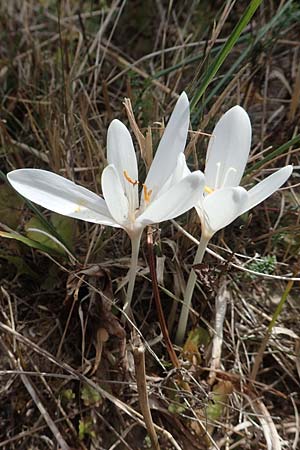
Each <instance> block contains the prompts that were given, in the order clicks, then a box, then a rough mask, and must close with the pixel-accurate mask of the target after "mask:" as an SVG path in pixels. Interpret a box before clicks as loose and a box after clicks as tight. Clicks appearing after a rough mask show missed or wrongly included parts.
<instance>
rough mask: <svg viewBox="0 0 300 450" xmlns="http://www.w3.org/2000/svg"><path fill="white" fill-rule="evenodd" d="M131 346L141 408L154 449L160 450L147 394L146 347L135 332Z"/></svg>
mask: <svg viewBox="0 0 300 450" xmlns="http://www.w3.org/2000/svg"><path fill="white" fill-rule="evenodd" d="M131 345H132V352H133V358H134V366H135V376H136V384H137V390H138V394H139V403H140V408H141V411H142V414H143V417H144V420H145V424H146V428H147V431H148V433H149V436H150V439H151V443H152V445H153V448H154V449H155V450H160V446H159V442H158V437H157V434H156V431H155V428H154V425H153V420H152V415H151V411H150V405H149V398H148V392H147V383H146V368H145V346H144V344H143V343H142V341H141V338H140V336H139V335H138V334H137V333H136V332H135V331H134V330H133V332H132V337H131Z"/></svg>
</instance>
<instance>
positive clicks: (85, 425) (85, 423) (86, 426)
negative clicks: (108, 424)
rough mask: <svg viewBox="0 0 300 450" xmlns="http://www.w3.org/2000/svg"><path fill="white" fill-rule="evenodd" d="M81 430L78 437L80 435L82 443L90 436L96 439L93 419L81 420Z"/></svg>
mask: <svg viewBox="0 0 300 450" xmlns="http://www.w3.org/2000/svg"><path fill="white" fill-rule="evenodd" d="M78 428H79V430H78V435H79V439H80V440H81V441H82V440H83V439H84V438H85V436H89V437H91V438H95V437H96V433H95V431H94V429H93V428H94V424H93V421H92V419H84V420H83V419H81V420H79V427H78Z"/></svg>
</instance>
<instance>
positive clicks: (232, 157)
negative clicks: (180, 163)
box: [205, 106, 251, 189]
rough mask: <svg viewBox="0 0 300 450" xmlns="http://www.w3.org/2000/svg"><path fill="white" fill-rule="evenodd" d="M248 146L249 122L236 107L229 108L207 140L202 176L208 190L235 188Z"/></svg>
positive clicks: (246, 156) (247, 152)
mask: <svg viewBox="0 0 300 450" xmlns="http://www.w3.org/2000/svg"><path fill="white" fill-rule="evenodd" d="M250 145H251V123H250V119H249V116H248V114H247V113H246V111H245V110H244V109H243V108H241V107H240V106H234V107H233V108H231V109H229V111H227V112H226V113H225V114H224V116H223V117H221V119H220V120H219V122H218V123H217V125H216V127H215V129H214V131H213V134H212V136H211V138H210V140H209V145H208V150H207V156H206V165H205V177H206V185H207V186H208V187H210V188H212V189H219V188H223V187H231V186H232V187H234V186H238V185H239V183H240V181H241V178H242V176H243V173H244V170H245V166H246V164H247V160H248V156H249V151H250Z"/></svg>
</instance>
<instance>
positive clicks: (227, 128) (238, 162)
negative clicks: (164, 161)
mask: <svg viewBox="0 0 300 450" xmlns="http://www.w3.org/2000/svg"><path fill="white" fill-rule="evenodd" d="M250 145H251V123H250V119H249V116H248V114H247V113H246V111H245V110H244V109H243V108H241V107H240V106H234V107H233V108H231V109H229V111H227V112H226V113H225V114H224V115H223V117H221V119H220V120H219V122H218V123H217V125H216V127H215V129H214V131H213V134H212V136H211V138H210V141H209V145H208V151H207V156H206V164H205V171H204V175H205V188H204V193H203V197H202V198H201V199H200V200H199V202H198V205H197V206H196V209H197V212H198V215H199V217H200V220H201V225H202V233H204V234H205V235H207V236H208V237H211V236H213V234H214V233H216V232H217V231H218V230H220V229H221V228H224V227H226V226H227V225H229V224H230V223H231V222H233V221H234V220H235V219H236V218H237V217H238V216H240V215H241V214H243V213H244V212H246V211H248V210H249V209H251V208H254V206H256V205H258V204H259V203H261V202H262V201H264V200H265V199H266V198H268V197H269V196H270V195H272V194H273V193H274V192H275V191H277V190H278V189H279V188H280V186H282V185H283V184H284V183H285V182H286V180H287V179H288V178H289V176H290V175H291V173H292V171H293V168H292V166H286V167H283V168H281V169H279V170H278V171H276V172H275V173H273V174H272V175H270V176H269V177H267V178H266V179H265V180H263V181H261V182H260V183H258V184H257V185H256V186H254V187H253V188H251V189H250V190H249V191H246V189H244V188H243V187H240V186H239V183H240V181H241V179H242V176H243V173H244V170H245V167H246V164H247V160H248V156H249V151H250ZM187 173H188V169H187V167H186V168H185V169H184V173H183V175H185V174H187Z"/></svg>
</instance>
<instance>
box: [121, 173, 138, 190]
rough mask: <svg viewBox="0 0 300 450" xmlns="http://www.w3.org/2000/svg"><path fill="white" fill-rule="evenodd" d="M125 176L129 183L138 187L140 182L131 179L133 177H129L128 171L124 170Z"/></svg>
mask: <svg viewBox="0 0 300 450" xmlns="http://www.w3.org/2000/svg"><path fill="white" fill-rule="evenodd" d="M123 175H124V177H125V178H126V180H127V181H128V182H129V183H131V184H132V185H133V186H136V185H137V184H139V181H138V180H134V179H133V178H131V177H130V176H129V175H128V172H127V170H124V171H123Z"/></svg>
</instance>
